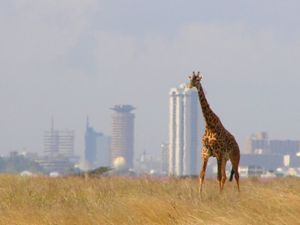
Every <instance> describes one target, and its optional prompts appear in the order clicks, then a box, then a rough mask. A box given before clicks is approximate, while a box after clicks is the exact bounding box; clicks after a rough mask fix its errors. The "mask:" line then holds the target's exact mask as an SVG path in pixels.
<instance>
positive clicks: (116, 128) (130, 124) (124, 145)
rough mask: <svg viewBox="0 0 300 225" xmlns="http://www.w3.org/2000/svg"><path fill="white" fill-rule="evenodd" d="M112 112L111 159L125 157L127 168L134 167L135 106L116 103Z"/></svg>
mask: <svg viewBox="0 0 300 225" xmlns="http://www.w3.org/2000/svg"><path fill="white" fill-rule="evenodd" d="M111 109H112V110H113V111H114V112H113V114H112V137H111V159H112V165H113V164H114V161H115V160H116V159H117V158H119V157H123V158H124V160H125V168H127V169H129V168H133V155H134V118H135V116H134V114H133V113H132V110H134V109H135V108H134V107H133V106H131V105H115V106H114V107H113V108H111Z"/></svg>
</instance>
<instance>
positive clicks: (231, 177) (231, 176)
mask: <svg viewBox="0 0 300 225" xmlns="http://www.w3.org/2000/svg"><path fill="white" fill-rule="evenodd" d="M233 174H234V170H233V168H232V169H231V173H230V177H229V181H232V179H233Z"/></svg>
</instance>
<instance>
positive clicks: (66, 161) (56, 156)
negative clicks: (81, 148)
mask: <svg viewBox="0 0 300 225" xmlns="http://www.w3.org/2000/svg"><path fill="white" fill-rule="evenodd" d="M77 160H78V158H77V157H76V156H75V155H74V131H72V130H67V129H64V130H56V129H54V120H53V118H52V120H51V129H50V130H47V131H45V132H44V156H42V157H41V158H39V159H38V160H37V162H39V163H40V165H41V166H43V167H44V168H45V169H46V170H47V171H48V172H53V171H56V172H59V173H67V172H68V170H70V169H71V168H72V167H73V166H74V163H75V162H76V161H77Z"/></svg>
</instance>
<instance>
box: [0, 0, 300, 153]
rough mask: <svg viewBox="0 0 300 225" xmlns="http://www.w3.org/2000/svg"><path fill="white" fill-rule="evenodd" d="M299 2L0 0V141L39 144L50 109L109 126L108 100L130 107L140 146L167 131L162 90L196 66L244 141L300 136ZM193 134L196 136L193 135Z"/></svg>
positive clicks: (80, 124) (14, 145)
mask: <svg viewBox="0 0 300 225" xmlns="http://www.w3.org/2000/svg"><path fill="white" fill-rule="evenodd" d="M299 9H300V2H299V1H296V0H294V1H291V0H288V1H279V0H278V1H276V0H275V1H274V0H262V1H258V0H251V1H250V0H249V1H247V0H245V1H232V0H231V1H199V0H198V1H196V0H190V1H182V0H173V1H171V0H165V1H158V0H152V1H140V0H119V1H116V0H113V1H102V0H86V1H80V0H74V1H70V0H44V1H39V0H11V1H8V0H7V1H5V0H0V65H1V66H0V102H1V111H0V120H1V121H0V124H1V126H0V140H1V141H0V152H1V153H6V152H8V151H11V150H22V149H23V148H26V149H27V150H29V151H31V150H32V151H39V152H41V151H42V149H43V145H42V139H43V131H44V130H45V129H48V128H49V126H50V118H51V115H53V116H54V118H55V122H56V127H57V128H59V129H60V128H69V129H74V130H75V132H76V151H77V152H82V151H83V148H84V147H83V146H84V145H83V143H84V142H83V140H84V139H83V135H84V131H85V130H84V129H85V118H86V115H87V114H88V115H89V116H90V121H91V124H92V125H94V127H95V128H96V129H97V130H99V131H102V132H104V133H106V134H110V126H111V112H110V110H109V108H110V107H111V106H112V105H114V104H122V103H124V104H127V103H128V104H132V105H134V106H136V107H137V110H136V150H139V151H144V150H146V151H147V152H153V153H158V152H159V146H160V143H161V142H163V141H167V138H168V92H169V89H170V88H171V87H174V86H177V85H179V84H180V83H182V82H185V81H187V76H188V75H189V74H190V73H191V72H192V71H193V70H201V71H202V72H203V74H204V80H203V86H204V88H205V90H206V92H207V98H208V100H209V102H210V105H211V106H212V108H213V109H214V111H215V112H216V113H217V114H218V115H219V116H220V118H221V119H222V121H223V123H224V125H225V126H226V127H227V129H229V130H230V131H232V133H233V134H234V135H236V137H237V139H238V142H239V144H240V146H241V147H243V146H244V141H245V139H246V137H247V136H248V135H250V134H251V133H253V132H256V131H261V130H264V131H268V132H269V134H270V136H271V137H273V138H284V139H285V138H291V139H300V126H299V121H300V113H299V111H300V103H299V100H298V96H299V89H300V74H299V58H300V29H299V24H300V14H299ZM199 138H200V137H199Z"/></svg>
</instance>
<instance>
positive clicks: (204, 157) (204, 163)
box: [199, 155, 208, 193]
mask: <svg viewBox="0 0 300 225" xmlns="http://www.w3.org/2000/svg"><path fill="white" fill-rule="evenodd" d="M207 162H208V156H207V155H202V168H201V171H200V175H199V192H200V193H202V186H203V183H204V178H205V171H206V166H207Z"/></svg>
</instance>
